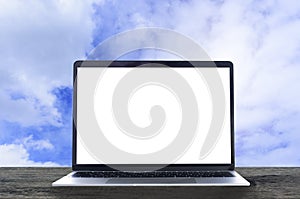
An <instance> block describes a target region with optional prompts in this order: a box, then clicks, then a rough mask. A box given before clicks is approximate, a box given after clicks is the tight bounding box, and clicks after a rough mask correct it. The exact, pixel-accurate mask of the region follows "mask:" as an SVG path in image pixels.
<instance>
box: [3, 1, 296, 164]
mask: <svg viewBox="0 0 300 199" xmlns="http://www.w3.org/2000/svg"><path fill="white" fill-rule="evenodd" d="M0 7H1V12H0V29H1V32H0V57H1V59H2V60H1V61H2V62H1V65H0V107H1V111H0V165H36V166H38V165H39V166H47V165H49V166H51V165H52V166H58V165H70V164H71V111H72V110H71V100H72V97H71V95H72V87H71V84H72V63H73V62H74V60H77V59H84V58H85V56H86V55H87V54H88V52H89V51H90V50H91V49H93V47H94V46H96V45H97V44H98V43H99V42H101V41H103V40H104V39H107V38H108V37H109V36H112V35H114V34H116V33H119V32H122V31H126V30H130V29H133V28H138V27H153V26H155V27H163V28H169V29H172V30H175V31H178V32H180V33H182V34H185V35H187V36H189V37H191V38H192V39H193V40H195V41H196V42H198V43H199V44H200V45H201V46H202V47H203V48H204V49H205V50H206V52H207V53H208V54H209V56H210V57H211V58H212V59H214V60H231V61H233V62H234V64H235V98H236V142H237V143H236V155H237V161H236V162H237V165H240V166H252V165H257V166H265V165H270V166H271V165H288V166H292V165H298V166H299V165H300V155H299V151H300V125H299V121H300V103H299V100H298V99H299V98H300V92H299V88H300V81H299V80H300V61H299V59H298V58H299V57H300V37H299V30H300V2H299V1H297V0H291V1H275V0H274V1H273V0H263V1H254V0H253V1H250V0H246V1H233V0H232V1H221V0H210V1H209V0H203V1H197V0H187V1H163V2H162V1H105V0H102V1H101V0H99V1H92V0H90V1H79V2H78V1H58V0H57V1H30V0H29V1H26V2H23V1H17V0H12V1H0ZM157 56H159V58H163V56H164V54H162V55H157V54H153V52H151V51H150V52H149V51H145V52H140V53H137V54H132V55H131V57H134V58H140V59H144V58H157Z"/></svg>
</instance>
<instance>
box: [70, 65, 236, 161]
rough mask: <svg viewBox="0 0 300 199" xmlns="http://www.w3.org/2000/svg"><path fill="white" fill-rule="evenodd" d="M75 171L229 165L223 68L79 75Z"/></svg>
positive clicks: (84, 71)
mask: <svg viewBox="0 0 300 199" xmlns="http://www.w3.org/2000/svg"><path fill="white" fill-rule="evenodd" d="M75 80H76V81H75V84H76V90H75V95H76V103H75V105H74V106H75V109H74V111H75V115H76V117H75V118H74V119H75V121H74V123H75V128H76V132H77V133H76V142H75V150H76V153H75V154H76V158H75V160H76V162H75V163H76V164H77V165H81V164H82V165H97V164H231V163H232V162H231V158H232V157H231V123H230V118H231V117H230V114H231V109H230V108H231V107H230V68H229V67H217V68H216V67H196V68H194V67H159V66H155V67H151V66H150V67H149V66H145V67H143V66H141V67H128V66H127V67H108V68H106V67H78V68H77V76H76V79H75Z"/></svg>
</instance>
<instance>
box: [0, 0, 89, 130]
mask: <svg viewBox="0 0 300 199" xmlns="http://www.w3.org/2000/svg"><path fill="white" fill-rule="evenodd" d="M92 3H93V2H92V1H84V2H82V1H76V3H75V2H73V1H33V0H30V1H26V2H22V1H17V0H12V1H1V2H0V7H1V12H0V29H1V32H0V46H1V50H0V57H1V66H0V73H1V75H0V76H1V79H0V102H1V107H3V108H1V109H2V110H1V113H0V119H1V120H2V119H4V120H7V121H10V122H18V123H19V124H21V125H22V126H30V125H38V124H51V125H54V126H60V125H61V123H60V121H59V120H60V118H61V117H62V116H61V115H60V113H59V111H58V110H57V109H56V108H55V107H53V103H54V101H55V96H54V95H53V94H52V93H51V90H52V89H53V87H55V86H60V85H67V86H70V85H71V83H72V75H71V74H72V64H73V62H74V61H75V60H77V59H80V58H83V57H84V56H85V53H86V52H87V51H88V50H89V49H90V48H91V42H92V39H93V38H92V34H93V27H94V25H93V22H92V14H93V9H92ZM2 77H3V78H2ZM12 92H14V93H21V94H22V95H23V98H21V99H16V100H13V99H11V98H10V96H9V94H10V93H12Z"/></svg>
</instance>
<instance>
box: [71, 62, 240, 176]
mask: <svg viewBox="0 0 300 199" xmlns="http://www.w3.org/2000/svg"><path fill="white" fill-rule="evenodd" d="M148 63H159V64H164V65H167V66H168V67H227V68H229V70H230V129H231V136H230V137H231V163H230V164H170V165H168V166H166V167H163V168H162V169H160V170H179V171H180V170H233V169H234V168H235V155H234V154H235V151H234V87H233V64H232V62H230V61H190V62H189V61H151V60H147V61H125V60H124V61H89V60H85V61H76V62H74V65H73V115H72V117H73V119H72V126H73V141H72V169H73V170H74V171H82V170H85V171H87V170H88V171H97V170H101V171H102V170H103V171H108V170H115V169H114V168H113V165H111V166H112V167H109V166H108V165H105V164H77V163H76V157H77V153H76V152H77V145H76V143H77V130H76V124H75V122H76V118H77V117H76V114H77V85H76V77H77V69H78V68H79V67H137V66H140V65H142V64H148ZM108 65H109V66H108ZM157 166H158V165H155V164H135V165H133V164H122V168H124V169H126V168H128V170H129V169H130V170H135V169H136V170H143V168H145V170H149V168H151V167H153V168H156V167H157ZM118 168H120V165H118Z"/></svg>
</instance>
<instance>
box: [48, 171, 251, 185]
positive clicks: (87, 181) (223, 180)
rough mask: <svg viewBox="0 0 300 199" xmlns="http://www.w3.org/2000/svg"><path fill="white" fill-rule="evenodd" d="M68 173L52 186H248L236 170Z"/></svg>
mask: <svg viewBox="0 0 300 199" xmlns="http://www.w3.org/2000/svg"><path fill="white" fill-rule="evenodd" d="M74 173H75V172H72V173H70V174H69V175H67V176H64V177H63V178H61V179H59V180H57V181H55V182H53V183H52V186H250V183H249V182H248V181H247V180H245V179H244V178H243V177H242V176H240V175H239V174H238V173H237V172H236V171H231V173H232V174H233V175H234V177H201V178H194V177H191V178H186V177H184V178H179V177H177V178H167V177H164V178H76V177H73V176H72V175H73V174H74Z"/></svg>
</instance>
